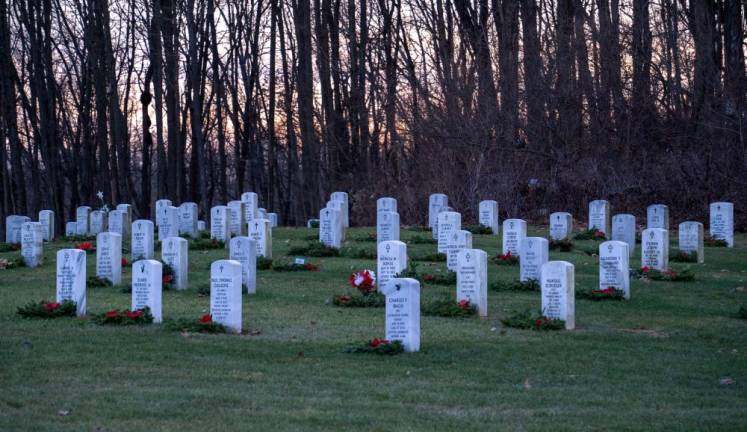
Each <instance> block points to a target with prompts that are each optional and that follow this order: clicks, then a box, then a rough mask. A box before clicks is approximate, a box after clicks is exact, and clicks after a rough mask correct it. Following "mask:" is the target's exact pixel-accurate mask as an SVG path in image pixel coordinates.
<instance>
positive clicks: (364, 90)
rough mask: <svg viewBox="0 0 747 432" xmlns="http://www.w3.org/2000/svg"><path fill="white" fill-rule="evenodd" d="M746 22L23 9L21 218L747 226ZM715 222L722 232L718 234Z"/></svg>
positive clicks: (16, 61) (698, 11) (17, 108)
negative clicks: (194, 213)
mask: <svg viewBox="0 0 747 432" xmlns="http://www.w3.org/2000/svg"><path fill="white" fill-rule="evenodd" d="M745 7H747V2H740V1H736V0H735V1H725V0H697V1H686V0H661V1H653V0H627V1H621V0H554V1H553V0H517V1H509V0H312V1H304V0H23V1H14V0H10V1H9V0H0V121H1V125H2V127H1V128H0V142H2V143H3V144H4V145H2V146H0V168H2V169H0V221H1V222H0V224H2V223H4V217H5V215H8V214H27V215H32V216H33V215H35V214H36V212H37V211H38V210H40V209H43V208H49V209H52V210H55V212H56V214H57V223H58V224H59V225H60V226H62V224H63V222H64V221H65V220H71V219H73V218H74V211H75V207H76V206H78V205H93V206H98V204H99V200H98V199H97V198H95V194H96V192H97V191H98V190H101V191H103V192H104V195H105V201H106V202H108V203H113V204H116V203H124V202H128V203H133V204H134V205H135V213H136V214H138V215H139V216H141V217H150V216H152V205H153V201H154V200H156V199H158V198H162V197H166V198H170V199H171V200H173V201H174V203H175V204H178V203H180V202H183V201H194V202H197V203H198V204H199V207H200V213H201V216H202V217H203V218H204V217H206V216H207V215H208V210H209V207H210V206H211V205H215V204H219V203H225V202H227V201H228V200H230V199H238V198H239V195H240V193H241V192H244V191H254V192H257V193H258V194H259V196H260V197H261V198H260V199H261V205H262V206H263V207H266V208H267V209H268V210H269V211H276V212H278V213H279V214H280V217H281V219H282V220H283V221H284V222H285V223H288V224H296V223H303V221H305V219H306V218H308V217H314V216H315V215H317V214H318V210H319V209H320V208H321V207H323V206H324V203H325V200H326V198H327V197H328V194H329V193H330V192H332V191H334V190H343V191H348V192H349V193H350V197H351V210H352V216H351V217H352V220H353V222H356V223H368V224H370V223H372V222H373V221H374V218H375V199H376V198H378V197H380V196H393V197H396V198H398V199H399V208H400V213H401V214H402V220H403V222H404V223H420V224H422V223H424V222H425V218H426V212H427V197H428V195H429V194H430V193H432V192H443V193H446V194H448V195H449V198H450V204H451V205H452V206H453V207H454V208H456V209H457V210H458V211H463V212H464V213H465V218H466V219H469V218H472V217H474V214H475V213H476V211H477V203H478V202H479V201H480V200H481V199H496V200H497V201H498V202H499V204H500V207H501V213H502V215H504V216H519V217H525V218H528V219H533V218H534V219H536V220H544V218H546V215H547V214H549V213H550V212H552V211H571V212H573V214H574V215H575V216H576V217H577V218H579V219H582V220H584V219H585V217H586V206H587V202H588V201H589V200H592V199H597V198H602V199H609V200H610V201H611V202H612V205H613V211H614V212H618V211H633V212H635V213H637V214H639V215H642V214H643V211H644V209H645V206H646V205H648V204H651V203H654V202H661V203H666V204H669V205H670V209H671V212H672V215H673V217H675V218H686V217H688V218H699V219H701V220H704V219H705V218H706V217H707V204H708V202H710V201H714V200H724V201H732V202H734V203H735V206H736V209H737V213H736V215H735V216H736V218H737V225H738V226H739V225H740V224H741V225H743V224H744V216H743V215H744V213H743V212H741V211H740V210H741V209H743V208H745V206H746V205H747V194H745V192H744V191H745V189H746V187H747V148H746V147H745V139H744V135H743V132H744V122H745V61H744V48H745V41H744V28H745V25H746V24H747V21H745V19H746V17H745V11H744V9H745ZM705 220H707V219H705Z"/></svg>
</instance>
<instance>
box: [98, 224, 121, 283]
mask: <svg viewBox="0 0 747 432" xmlns="http://www.w3.org/2000/svg"><path fill="white" fill-rule="evenodd" d="M96 276H98V277H100V278H103V279H108V280H109V282H111V283H112V285H119V284H120V283H122V236H121V235H119V234H117V233H112V232H102V233H99V235H97V236H96Z"/></svg>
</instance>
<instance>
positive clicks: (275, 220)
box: [267, 213, 278, 228]
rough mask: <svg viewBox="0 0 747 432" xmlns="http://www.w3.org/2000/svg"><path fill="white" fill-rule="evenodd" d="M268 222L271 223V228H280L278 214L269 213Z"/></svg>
mask: <svg viewBox="0 0 747 432" xmlns="http://www.w3.org/2000/svg"><path fill="white" fill-rule="evenodd" d="M267 220H269V221H270V226H271V227H273V228H277V226H278V214H277V213H267Z"/></svg>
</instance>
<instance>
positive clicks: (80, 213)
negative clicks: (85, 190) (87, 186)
mask: <svg viewBox="0 0 747 432" xmlns="http://www.w3.org/2000/svg"><path fill="white" fill-rule="evenodd" d="M90 216H91V207H88V206H80V207H78V208H77V209H75V223H76V230H75V234H76V235H79V236H86V235H88V233H89V230H90V228H91V218H90Z"/></svg>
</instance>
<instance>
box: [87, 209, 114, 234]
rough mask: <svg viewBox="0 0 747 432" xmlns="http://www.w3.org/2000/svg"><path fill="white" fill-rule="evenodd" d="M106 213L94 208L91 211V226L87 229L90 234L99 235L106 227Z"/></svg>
mask: <svg viewBox="0 0 747 432" xmlns="http://www.w3.org/2000/svg"><path fill="white" fill-rule="evenodd" d="M107 219H108V214H107V213H106V212H105V211H103V210H94V211H92V212H91V227H90V228H89V230H88V233H89V234H90V235H94V236H96V235H99V234H101V233H102V232H105V231H106V230H107V229H108V226H109V225H108V221H107Z"/></svg>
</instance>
